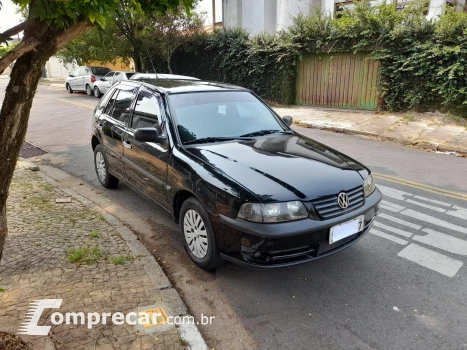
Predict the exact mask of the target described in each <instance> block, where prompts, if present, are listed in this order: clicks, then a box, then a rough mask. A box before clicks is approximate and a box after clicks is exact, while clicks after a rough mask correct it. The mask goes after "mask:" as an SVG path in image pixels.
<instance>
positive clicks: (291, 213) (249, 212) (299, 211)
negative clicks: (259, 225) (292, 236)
mask: <svg viewBox="0 0 467 350" xmlns="http://www.w3.org/2000/svg"><path fill="white" fill-rule="evenodd" d="M238 217H239V218H241V219H243V220H247V221H253V222H264V223H271V222H284V221H294V220H300V219H304V218H307V217H308V211H307V210H306V208H305V206H304V205H303V203H302V202H300V201H293V202H284V203H270V204H261V203H245V204H243V205H242V206H241V207H240V210H239V211H238Z"/></svg>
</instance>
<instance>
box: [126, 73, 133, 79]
mask: <svg viewBox="0 0 467 350" xmlns="http://www.w3.org/2000/svg"><path fill="white" fill-rule="evenodd" d="M125 74H126V78H127V79H130V78H131V77H132V76H133V75H135V73H125Z"/></svg>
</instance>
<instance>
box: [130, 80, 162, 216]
mask: <svg viewBox="0 0 467 350" xmlns="http://www.w3.org/2000/svg"><path fill="white" fill-rule="evenodd" d="M161 106H162V104H161V98H160V96H159V95H157V94H154V93H153V92H150V91H148V90H145V89H142V90H140V92H139V94H138V97H137V99H136V103H135V106H134V110H133V117H132V121H131V125H130V127H129V128H128V129H127V132H126V133H125V140H124V141H125V143H124V145H125V148H124V150H123V155H124V163H125V171H126V175H127V179H128V181H129V182H130V183H131V184H132V185H133V186H135V187H136V188H137V189H139V190H140V191H141V192H143V193H144V194H145V195H147V196H148V197H150V198H151V199H153V200H154V201H156V202H157V203H159V204H160V205H161V206H162V207H164V208H166V209H169V203H168V199H167V192H168V185H167V171H168V165H167V162H168V158H169V147H168V146H167V145H166V146H163V145H161V144H158V143H153V142H139V141H136V140H135V138H134V131H135V130H136V129H138V128H157V129H158V131H159V135H167V133H166V129H165V122H164V121H165V115H164V114H163V113H162V111H163V110H164V109H163V107H161Z"/></svg>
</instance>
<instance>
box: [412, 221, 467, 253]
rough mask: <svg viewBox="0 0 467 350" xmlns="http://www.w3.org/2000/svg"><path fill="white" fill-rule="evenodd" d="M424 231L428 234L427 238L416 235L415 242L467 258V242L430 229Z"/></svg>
mask: <svg viewBox="0 0 467 350" xmlns="http://www.w3.org/2000/svg"><path fill="white" fill-rule="evenodd" d="M422 231H423V232H426V233H428V234H427V235H425V236H418V235H415V236H414V237H413V240H415V241H418V242H422V243H424V244H427V245H431V246H432V247H435V248H439V249H442V250H445V251H447V252H449V253H453V254H458V255H463V256H467V241H464V240H463V239H459V238H456V237H452V236H450V235H447V234H444V233H441V232H438V231H435V230H431V229H429V228H424V229H423V230H422Z"/></svg>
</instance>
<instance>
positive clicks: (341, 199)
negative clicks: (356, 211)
mask: <svg viewBox="0 0 467 350" xmlns="http://www.w3.org/2000/svg"><path fill="white" fill-rule="evenodd" d="M337 204H339V207H341V208H342V209H346V208H347V207H348V206H349V204H350V202H349V196H347V193H345V192H341V193H339V195H338V196H337Z"/></svg>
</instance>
